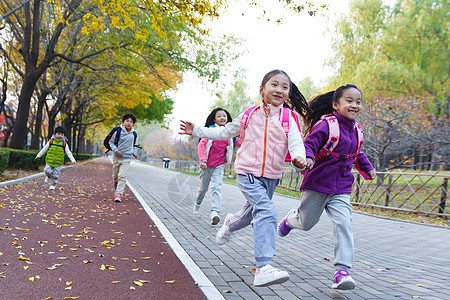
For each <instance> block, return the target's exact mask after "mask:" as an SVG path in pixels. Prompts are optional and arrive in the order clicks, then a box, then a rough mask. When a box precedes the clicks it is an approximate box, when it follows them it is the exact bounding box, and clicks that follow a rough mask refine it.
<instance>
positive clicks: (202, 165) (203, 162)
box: [200, 161, 207, 170]
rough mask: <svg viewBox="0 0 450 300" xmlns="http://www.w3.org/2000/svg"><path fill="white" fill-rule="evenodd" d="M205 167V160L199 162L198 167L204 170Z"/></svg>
mask: <svg viewBox="0 0 450 300" xmlns="http://www.w3.org/2000/svg"><path fill="white" fill-rule="evenodd" d="M206 168H207V165H206V162H205V161H202V162H200V169H202V170H206Z"/></svg>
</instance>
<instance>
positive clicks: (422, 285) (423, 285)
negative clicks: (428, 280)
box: [417, 284, 427, 287]
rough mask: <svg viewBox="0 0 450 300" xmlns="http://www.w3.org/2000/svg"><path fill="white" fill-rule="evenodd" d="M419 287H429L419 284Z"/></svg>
mask: <svg viewBox="0 0 450 300" xmlns="http://www.w3.org/2000/svg"><path fill="white" fill-rule="evenodd" d="M417 286H421V287H427V286H426V285H425V284H418V285H417Z"/></svg>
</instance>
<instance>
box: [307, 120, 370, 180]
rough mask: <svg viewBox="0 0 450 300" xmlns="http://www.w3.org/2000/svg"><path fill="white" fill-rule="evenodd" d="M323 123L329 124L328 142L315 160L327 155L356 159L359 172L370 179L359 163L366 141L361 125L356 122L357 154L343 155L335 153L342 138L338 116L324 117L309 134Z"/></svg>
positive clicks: (355, 162)
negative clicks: (359, 155) (340, 137)
mask: <svg viewBox="0 0 450 300" xmlns="http://www.w3.org/2000/svg"><path fill="white" fill-rule="evenodd" d="M323 121H325V122H327V123H328V141H327V142H326V143H325V145H324V146H323V147H322V149H320V150H319V152H317V154H316V155H315V159H316V160H318V159H320V158H322V157H325V156H327V155H333V156H336V157H337V158H339V159H346V158H349V157H354V158H355V159H354V164H355V167H356V170H358V172H359V173H360V174H361V175H362V176H363V177H364V179H366V180H368V179H370V177H369V175H367V174H366V173H364V172H363V171H362V170H361V167H360V166H359V163H358V154H359V152H361V146H362V144H363V141H364V135H363V131H362V128H361V125H359V124H358V123H356V122H355V128H356V135H357V138H358V144H357V146H356V152H355V153H351V154H342V153H337V152H334V151H333V150H334V149H335V148H336V146H337V144H338V143H339V136H340V131H339V122H338V120H337V118H336V116H334V115H333V114H329V115H323V116H322V117H321V118H320V120H319V121H318V122H317V123H316V124H314V126H313V127H312V128H311V130H310V131H309V132H310V133H311V132H312V131H313V130H314V128H315V127H316V126H317V125H318V124H319V123H321V122H323Z"/></svg>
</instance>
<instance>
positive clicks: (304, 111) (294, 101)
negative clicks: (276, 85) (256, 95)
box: [261, 69, 311, 118]
mask: <svg viewBox="0 0 450 300" xmlns="http://www.w3.org/2000/svg"><path fill="white" fill-rule="evenodd" d="M278 74H282V75H284V76H286V77H287V79H289V83H290V86H289V99H288V100H286V101H285V102H284V103H283V106H284V107H287V108H290V109H292V110H294V111H296V112H297V113H298V114H299V115H300V116H302V117H303V118H304V117H305V116H307V115H309V114H310V113H311V109H310V108H309V106H308V103H307V102H306V99H305V97H304V96H303V94H302V93H301V92H300V91H299V89H298V87H297V86H296V85H295V84H294V83H293V82H292V80H291V78H290V77H289V75H288V74H287V73H286V72H285V71H283V70H278V69H276V70H272V71H270V72H269V73H267V74H266V75H264V78H263V80H262V82H261V86H262V87H264V85H265V84H266V83H267V81H269V80H270V78H272V77H273V76H275V75H278Z"/></svg>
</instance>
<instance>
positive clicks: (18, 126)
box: [11, 73, 39, 149]
mask: <svg viewBox="0 0 450 300" xmlns="http://www.w3.org/2000/svg"><path fill="white" fill-rule="evenodd" d="M38 79H39V75H38V74H34V73H31V74H28V75H27V76H25V77H24V80H23V84H22V88H21V90H20V95H19V104H18V106H17V114H16V121H15V122H14V133H13V136H12V139H11V148H13V149H23V147H24V146H25V140H26V138H27V125H28V117H29V113H30V101H31V96H33V91H34V87H35V85H36V82H37V80H38Z"/></svg>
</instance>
